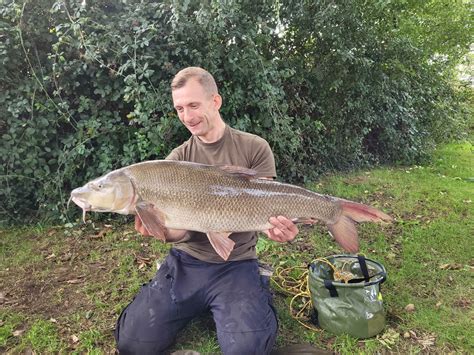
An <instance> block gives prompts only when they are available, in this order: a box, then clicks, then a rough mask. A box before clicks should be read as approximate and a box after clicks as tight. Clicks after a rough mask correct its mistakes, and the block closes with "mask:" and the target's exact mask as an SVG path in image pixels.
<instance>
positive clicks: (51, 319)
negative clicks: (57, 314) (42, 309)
mask: <svg viewBox="0 0 474 355" xmlns="http://www.w3.org/2000/svg"><path fill="white" fill-rule="evenodd" d="M49 321H50V322H51V323H57V322H58V321H57V320H56V319H54V318H49Z"/></svg>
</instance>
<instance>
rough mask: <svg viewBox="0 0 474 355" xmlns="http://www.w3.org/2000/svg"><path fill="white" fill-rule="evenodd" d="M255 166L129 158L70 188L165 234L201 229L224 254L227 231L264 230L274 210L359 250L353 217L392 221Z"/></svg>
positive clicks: (77, 196)
mask: <svg viewBox="0 0 474 355" xmlns="http://www.w3.org/2000/svg"><path fill="white" fill-rule="evenodd" d="M255 175H256V172H255V171H254V170H250V169H246V168H240V167H234V166H211V165H203V164H197V163H191V162H179V161H170V160H155V161H146V162H142V163H138V164H134V165H130V166H127V167H124V168H121V169H118V170H114V171H111V172H109V173H108V174H106V175H104V176H102V177H99V178H97V179H95V180H92V181H90V182H88V183H87V184H86V185H84V186H83V187H80V188H77V189H75V190H73V191H72V193H71V199H72V200H73V201H74V202H75V203H76V204H77V205H78V206H79V207H81V208H82V210H83V216H84V218H85V213H86V211H97V212H116V213H121V214H136V215H138V217H139V218H140V219H141V221H142V223H143V225H144V226H145V228H146V229H147V230H148V232H149V233H150V234H151V235H153V236H155V237H157V238H159V239H162V240H166V235H167V230H168V228H171V229H185V230H192V231H198V232H203V233H206V234H207V236H208V238H209V241H210V243H211V244H212V246H213V247H214V249H215V250H216V252H217V254H219V255H220V256H221V257H222V259H224V260H227V259H228V257H229V255H230V253H231V251H232V249H233V248H234V244H235V243H234V241H232V240H231V239H230V238H229V235H230V234H231V233H232V232H244V231H264V230H267V229H269V228H272V227H273V226H272V225H271V224H270V223H269V222H268V220H269V218H270V217H272V216H285V217H287V218H289V219H291V220H293V221H294V222H302V223H316V222H318V221H319V222H322V223H325V224H326V225H327V227H328V228H329V231H330V232H331V234H332V236H333V237H334V238H335V239H336V241H337V242H338V243H339V244H340V245H341V246H342V247H343V248H344V249H345V250H346V251H348V252H352V253H355V252H357V251H358V249H359V242H358V236H357V230H356V228H355V223H354V222H365V221H370V222H382V221H389V220H391V218H390V216H388V215H386V214H385V213H383V212H381V211H379V210H377V209H375V208H372V207H369V206H366V205H363V204H360V203H356V202H352V201H347V200H343V199H339V198H336V197H332V196H326V195H320V194H318V193H315V192H312V191H309V190H306V189H304V188H301V187H298V186H294V185H290V184H284V183H280V182H277V181H271V180H267V179H257V178H255Z"/></svg>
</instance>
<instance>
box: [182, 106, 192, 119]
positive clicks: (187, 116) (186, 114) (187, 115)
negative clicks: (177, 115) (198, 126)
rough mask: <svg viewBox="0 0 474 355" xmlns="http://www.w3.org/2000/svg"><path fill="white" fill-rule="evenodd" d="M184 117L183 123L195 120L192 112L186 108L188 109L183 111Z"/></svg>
mask: <svg viewBox="0 0 474 355" xmlns="http://www.w3.org/2000/svg"><path fill="white" fill-rule="evenodd" d="M182 116H183V121H189V120H191V119H192V118H193V115H192V113H191V110H190V109H189V108H186V107H185V108H184V109H183V113H182Z"/></svg>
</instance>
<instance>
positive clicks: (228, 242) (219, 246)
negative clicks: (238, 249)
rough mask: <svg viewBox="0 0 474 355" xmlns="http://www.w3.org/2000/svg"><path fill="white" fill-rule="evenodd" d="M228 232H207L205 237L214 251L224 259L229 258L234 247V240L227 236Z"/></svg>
mask: <svg viewBox="0 0 474 355" xmlns="http://www.w3.org/2000/svg"><path fill="white" fill-rule="evenodd" d="M230 234H231V233H229V232H208V233H207V237H208V238H209V242H211V245H212V247H213V248H214V250H215V251H216V253H217V254H218V255H219V256H220V257H221V258H222V259H224V260H227V259H229V255H230V253H231V252H232V250H233V249H234V245H235V242H234V241H233V240H232V239H230V238H229V235H230Z"/></svg>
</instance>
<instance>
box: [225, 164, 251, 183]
mask: <svg viewBox="0 0 474 355" xmlns="http://www.w3.org/2000/svg"><path fill="white" fill-rule="evenodd" d="M217 167H218V168H219V169H221V170H223V171H225V172H226V173H228V174H231V175H238V176H240V177H244V178H246V179H249V180H250V179H253V178H255V177H256V175H257V171H256V170H253V169H249V168H244V167H242V166H236V165H219V166H217Z"/></svg>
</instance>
